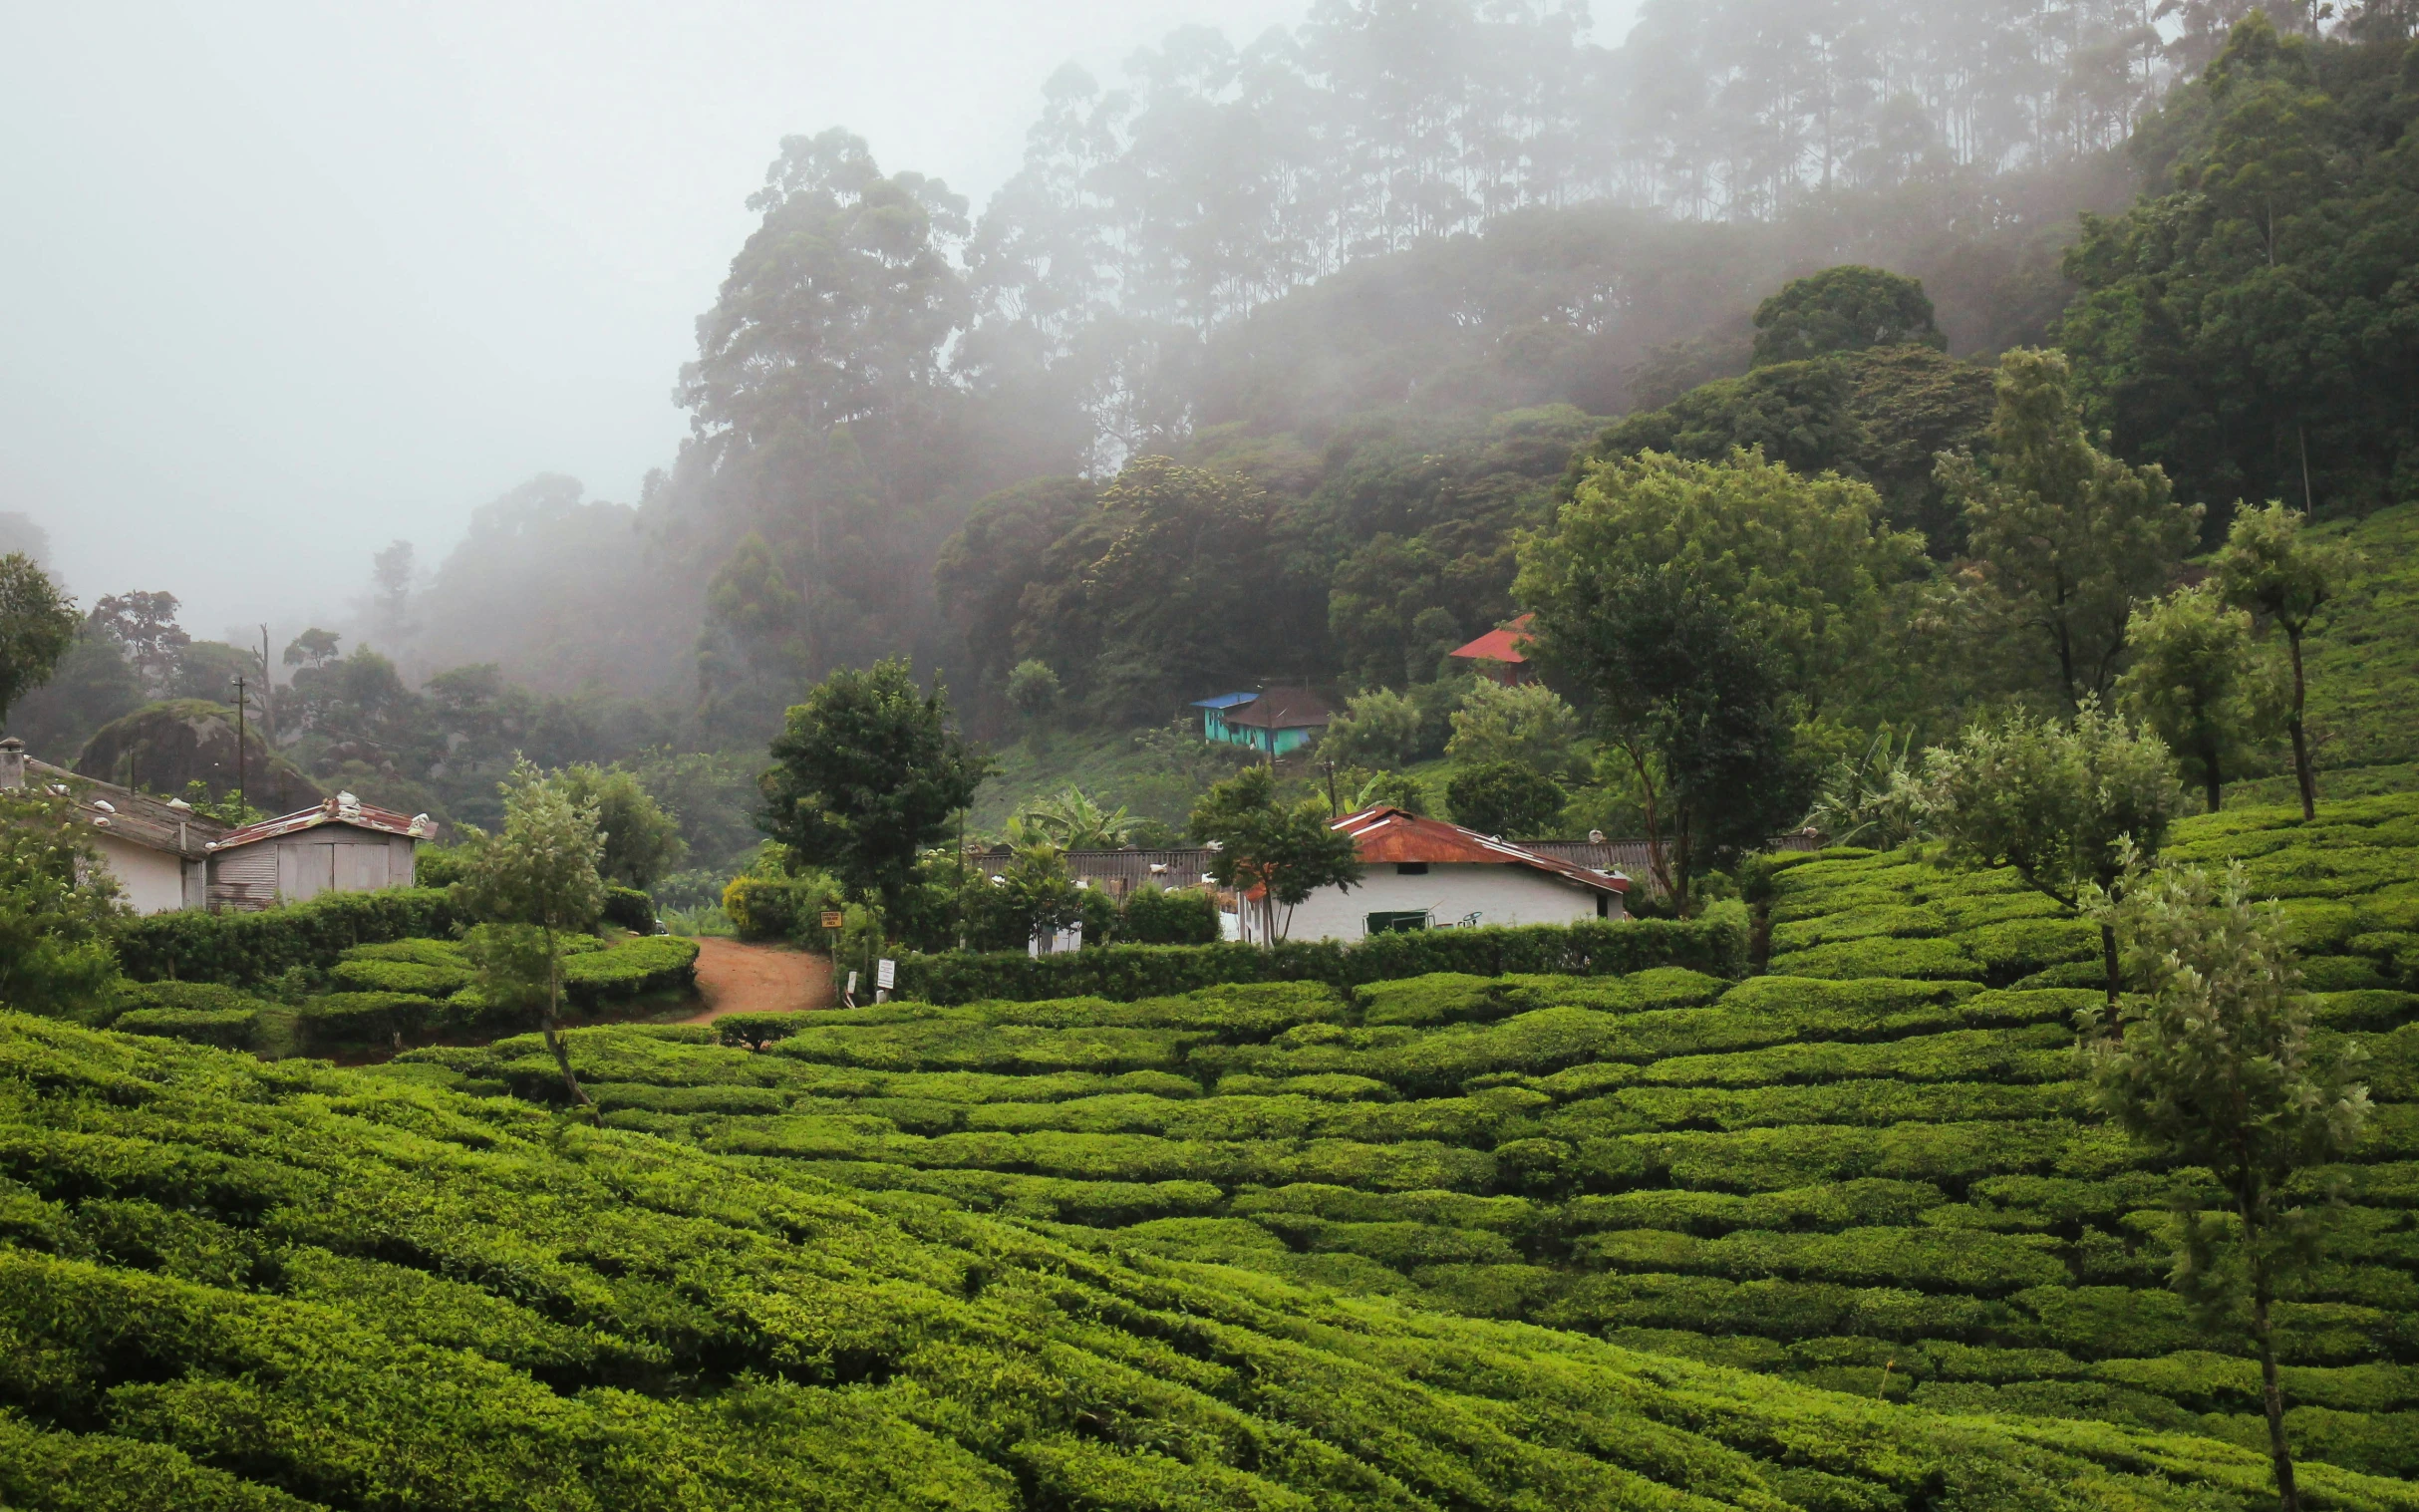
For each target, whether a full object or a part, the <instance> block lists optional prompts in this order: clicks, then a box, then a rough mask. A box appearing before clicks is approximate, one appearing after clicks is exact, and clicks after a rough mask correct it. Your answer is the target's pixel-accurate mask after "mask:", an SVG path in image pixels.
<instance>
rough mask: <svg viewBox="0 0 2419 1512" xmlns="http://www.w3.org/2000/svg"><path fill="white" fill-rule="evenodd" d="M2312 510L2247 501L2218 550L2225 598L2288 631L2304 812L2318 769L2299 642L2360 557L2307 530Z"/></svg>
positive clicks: (2309, 814) (2311, 803)
mask: <svg viewBox="0 0 2419 1512" xmlns="http://www.w3.org/2000/svg"><path fill="white" fill-rule="evenodd" d="M2307 520H2308V516H2307V515H2304V514H2302V513H2300V512H2298V511H2296V510H2292V509H2287V508H2286V507H2284V505H2283V504H2281V503H2270V504H2269V505H2268V507H2267V508H2265V509H2245V510H2243V511H2242V512H2240V513H2238V514H2237V515H2236V516H2235V520H2234V523H2233V524H2232V525H2231V526H2229V527H2228V529H2227V532H2226V545H2225V548H2224V549H2223V550H2221V551H2219V553H2218V560H2217V568H2218V589H2219V591H2220V592H2221V593H2223V594H2224V595H2225V597H2226V602H2228V603H2230V604H2232V605H2234V606H2235V607H2236V608H2238V609H2248V610H2250V611H2251V613H2252V614H2253V615H2254V616H2256V617H2257V618H2258V620H2259V622H2260V626H2261V628H2263V629H2265V628H2268V627H2269V626H2272V627H2274V628H2275V629H2278V630H2281V631H2283V632H2284V650H2285V661H2286V664H2287V666H2288V667H2289V669H2290V671H2291V674H2292V694H2291V701H2290V703H2289V704H2288V705H2287V706H2286V708H2285V714H2284V732H2285V734H2286V735H2287V736H2288V737H2290V739H2291V741H2292V747H2293V779H2294V781H2295V782H2296V783H2298V784H2299V786H2300V789H2301V817H2303V818H2305V819H2308V818H2315V817H2316V816H2317V812H2318V780H2317V773H2316V772H2315V771H2314V770H2313V769H2312V767H2311V765H2310V754H2309V733H2308V730H2307V728H2306V726H2305V725H2304V724H2303V720H2302V705H2303V700H2304V697H2305V695H2306V692H2307V688H2308V682H2307V679H2306V678H2305V676H2304V675H2303V673H2302V668H2301V642H2302V641H2303V639H2305V638H2306V637H2307V636H2308V635H2309V633H2310V631H2311V630H2312V629H2313V628H2314V627H2315V626H2316V625H2317V624H2318V622H2319V619H2320V617H2321V616H2322V615H2323V614H2324V613H2325V612H2326V609H2327V607H2328V606H2329V605H2331V604H2332V603H2333V602H2334V601H2335V599H2336V598H2337V596H2338V595H2340V594H2341V593H2342V591H2343V583H2344V580H2345V579H2346V578H2347V577H2349V576H2350V575H2351V574H2352V572H2353V571H2354V570H2356V569H2357V567H2358V566H2359V557H2358V556H2357V555H2356V554H2355V553H2354V552H2353V551H2352V549H2351V548H2350V547H2348V546H2345V545H2343V544H2341V543H2339V542H2332V541H2314V540H2311V539H2309V538H2308V537H2307V536H2306V535H2304V534H2303V533H2302V527H2303V526H2304V525H2305V524H2306V523H2307Z"/></svg>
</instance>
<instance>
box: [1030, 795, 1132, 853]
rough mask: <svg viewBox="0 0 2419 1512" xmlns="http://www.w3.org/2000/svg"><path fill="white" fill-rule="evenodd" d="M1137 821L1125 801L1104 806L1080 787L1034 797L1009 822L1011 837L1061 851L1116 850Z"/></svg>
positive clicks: (1130, 834) (1124, 841) (1125, 839)
mask: <svg viewBox="0 0 2419 1512" xmlns="http://www.w3.org/2000/svg"><path fill="white" fill-rule="evenodd" d="M1135 823H1136V820H1135V819H1134V817H1133V815H1132V814H1130V813H1127V812H1126V810H1125V805H1124V804H1122V803H1120V804H1118V805H1117V806H1116V807H1115V808H1114V809H1111V808H1106V807H1103V806H1102V805H1101V804H1100V803H1098V802H1097V801H1095V800H1094V799H1093V798H1092V797H1090V796H1089V795H1088V794H1086V793H1085V792H1084V791H1083V789H1082V788H1080V787H1068V788H1065V789H1063V790H1062V791H1059V792H1058V793H1055V794H1053V795H1051V796H1049V797H1045V798H1035V799H1034V800H1033V801H1031V802H1029V803H1027V804H1026V805H1025V806H1024V807H1022V808H1020V809H1018V810H1017V812H1016V814H1015V815H1014V816H1013V817H1011V818H1010V819H1009V821H1008V824H1009V831H1010V838H1012V839H1018V840H1022V841H1024V842H1026V843H1029V844H1044V845H1050V846H1055V847H1056V848H1058V849H1059V850H1114V849H1116V848H1117V847H1118V846H1120V845H1123V844H1125V843H1127V841H1128V839H1129V838H1130V837H1131V836H1132V834H1133V832H1134V825H1135Z"/></svg>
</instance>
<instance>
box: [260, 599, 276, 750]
mask: <svg viewBox="0 0 2419 1512" xmlns="http://www.w3.org/2000/svg"><path fill="white" fill-rule="evenodd" d="M276 693H277V678H276V676H275V674H273V673H271V672H270V671H269V627H268V626H266V625H263V626H261V627H260V744H261V745H262V746H264V747H266V748H268V749H269V750H271V751H275V750H276V749H277V712H276V710H275V708H274V707H273V706H274V701H275V696H276Z"/></svg>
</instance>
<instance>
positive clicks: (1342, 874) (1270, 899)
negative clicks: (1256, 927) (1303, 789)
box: [1191, 766, 1361, 942]
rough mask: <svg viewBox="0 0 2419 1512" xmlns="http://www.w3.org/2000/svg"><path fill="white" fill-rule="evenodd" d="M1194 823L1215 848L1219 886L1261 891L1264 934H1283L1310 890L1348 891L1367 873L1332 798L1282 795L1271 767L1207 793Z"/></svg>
mask: <svg viewBox="0 0 2419 1512" xmlns="http://www.w3.org/2000/svg"><path fill="white" fill-rule="evenodd" d="M1191 826H1192V832H1193V838H1194V839H1196V840H1199V841H1201V842H1202V843H1203V844H1205V845H1210V846H1214V847H1216V852H1217V853H1216V855H1215V856H1214V857H1213V858H1212V859H1211V861H1210V875H1211V877H1212V878H1213V879H1215V880H1216V881H1217V883H1218V885H1219V886H1221V887H1227V888H1232V889H1234V891H1235V892H1236V893H1237V894H1238V895H1247V894H1249V893H1251V892H1252V891H1254V890H1255V889H1257V890H1258V891H1259V893H1260V897H1259V898H1258V900H1257V906H1258V908H1259V910H1260V921H1261V933H1260V937H1261V939H1262V940H1264V941H1270V942H1274V941H1277V940H1282V939H1284V938H1285V930H1286V924H1287V921H1289V920H1290V919H1291V918H1292V916H1293V910H1294V909H1296V908H1297V907H1299V906H1301V905H1302V904H1303V903H1305V902H1307V901H1309V899H1310V896H1311V894H1312V893H1314V892H1317V891H1318V890H1319V889H1320V888H1322V887H1341V888H1345V889H1347V890H1350V889H1351V888H1352V886H1353V884H1354V883H1356V882H1359V881H1360V880H1361V858H1360V854H1359V852H1358V850H1357V848H1356V847H1355V845H1354V844H1353V840H1352V837H1351V836H1349V835H1346V834H1343V833H1341V832H1339V831H1338V830H1336V829H1335V828H1334V827H1333V826H1332V824H1331V822H1330V815H1329V814H1328V811H1327V803H1326V801H1325V800H1324V799H1322V798H1305V799H1303V800H1302V801H1301V802H1300V803H1296V804H1293V805H1291V806H1288V805H1285V804H1282V803H1280V802H1278V801H1277V779H1276V777H1275V775H1274V774H1272V773H1271V772H1270V771H1269V769H1268V768H1267V767H1266V766H1247V767H1245V768H1244V769H1243V770H1242V771H1240V772H1238V773H1236V774H1235V775H1234V776H1232V777H1229V778H1228V779H1227V780H1225V781H1223V782H1220V783H1218V784H1217V785H1215V786H1213V787H1212V788H1210V790H1209V791H1208V792H1206V793H1203V794H1202V795H1201V800H1200V801H1199V802H1197V803H1195V804H1194V805H1193V812H1192V819H1191ZM1249 901H1250V900H1248V899H1247V903H1248V902H1249ZM1280 909H1283V910H1284V912H1283V913H1280V912H1279V910H1280Z"/></svg>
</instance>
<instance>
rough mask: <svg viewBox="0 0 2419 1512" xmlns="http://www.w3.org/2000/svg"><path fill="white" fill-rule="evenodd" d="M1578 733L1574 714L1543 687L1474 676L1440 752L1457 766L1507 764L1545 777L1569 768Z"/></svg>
mask: <svg viewBox="0 0 2419 1512" xmlns="http://www.w3.org/2000/svg"><path fill="white" fill-rule="evenodd" d="M1579 729H1580V726H1579V715H1578V713H1577V712H1576V711H1575V710H1573V709H1572V708H1571V706H1570V705H1569V704H1566V703H1564V702H1563V700H1562V695H1560V694H1558V693H1556V692H1555V691H1554V690H1553V689H1551V688H1548V687H1546V686H1545V685H1544V684H1542V683H1528V684H1524V685H1522V686H1520V687H1517V688H1507V687H1505V686H1503V685H1502V684H1500V683H1490V682H1488V681H1486V680H1485V679H1483V678H1478V679H1473V680H1472V681H1471V683H1470V685H1469V688H1468V690H1467V691H1466V692H1464V693H1463V694H1462V696H1461V707H1460V708H1459V709H1456V710H1454V711H1453V737H1452V739H1451V740H1449V741H1447V742H1445V748H1444V751H1445V755H1446V756H1450V757H1452V758H1453V760H1454V761H1455V762H1456V763H1459V764H1462V765H1478V764H1481V763H1492V762H1513V763H1516V764H1520V765H1525V766H1529V767H1531V768H1533V769H1535V770H1537V771H1538V772H1540V773H1551V772H1557V771H1561V770H1563V769H1564V768H1565V767H1567V766H1568V765H1569V764H1570V761H1571V744H1572V742H1574V741H1576V740H1577V739H1578V738H1579Z"/></svg>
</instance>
